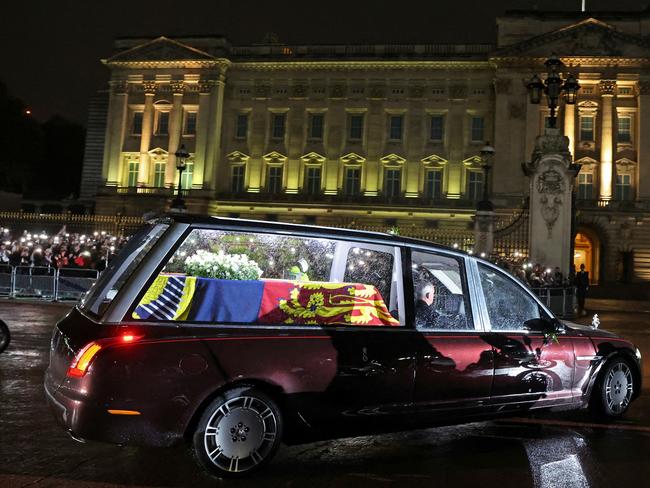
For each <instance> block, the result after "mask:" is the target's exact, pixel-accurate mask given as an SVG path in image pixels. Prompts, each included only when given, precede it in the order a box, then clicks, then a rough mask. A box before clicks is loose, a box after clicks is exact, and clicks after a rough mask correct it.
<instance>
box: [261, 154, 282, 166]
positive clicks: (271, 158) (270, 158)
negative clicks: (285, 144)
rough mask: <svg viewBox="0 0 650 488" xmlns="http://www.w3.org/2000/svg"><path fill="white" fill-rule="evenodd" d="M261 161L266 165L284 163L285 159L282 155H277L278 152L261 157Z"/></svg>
mask: <svg viewBox="0 0 650 488" xmlns="http://www.w3.org/2000/svg"><path fill="white" fill-rule="evenodd" d="M262 159H264V161H266V162H267V163H271V164H272V163H284V162H285V161H286V160H287V157H286V156H285V155H284V154H281V153H279V152H278V151H271V152H270V153H268V154H265V155H264V156H262Z"/></svg>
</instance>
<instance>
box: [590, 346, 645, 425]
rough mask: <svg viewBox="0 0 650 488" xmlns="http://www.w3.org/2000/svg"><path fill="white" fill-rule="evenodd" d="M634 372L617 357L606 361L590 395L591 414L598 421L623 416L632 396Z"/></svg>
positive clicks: (625, 362)
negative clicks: (598, 419)
mask: <svg viewBox="0 0 650 488" xmlns="http://www.w3.org/2000/svg"><path fill="white" fill-rule="evenodd" d="M634 388H635V380H634V372H633V371H632V367H631V366H630V364H629V363H628V362H627V361H625V360H624V359H622V358H620V357H618V358H613V359H610V360H609V361H607V363H606V364H605V366H604V367H603V371H602V372H601V373H600V375H599V376H598V380H597V381H596V384H595V385H594V390H593V392H592V393H591V400H590V405H589V407H590V410H591V413H592V414H593V415H594V416H595V417H597V418H600V419H616V418H620V417H622V416H623V414H624V413H625V412H626V411H627V409H628V407H629V406H630V402H631V401H632V396H633V395H634Z"/></svg>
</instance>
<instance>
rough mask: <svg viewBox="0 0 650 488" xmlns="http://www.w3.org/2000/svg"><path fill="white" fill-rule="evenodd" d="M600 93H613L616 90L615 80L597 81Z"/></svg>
mask: <svg viewBox="0 0 650 488" xmlns="http://www.w3.org/2000/svg"><path fill="white" fill-rule="evenodd" d="M598 89H599V90H600V94H601V95H614V92H615V91H616V80H602V81H601V82H600V83H598Z"/></svg>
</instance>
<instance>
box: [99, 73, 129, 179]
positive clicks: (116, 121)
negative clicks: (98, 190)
mask: <svg viewBox="0 0 650 488" xmlns="http://www.w3.org/2000/svg"><path fill="white" fill-rule="evenodd" d="M110 87H111V94H110V99H109V102H108V121H107V125H106V144H105V146H104V164H103V168H102V177H103V178H104V179H105V180H106V184H107V185H111V186H113V185H114V186H120V184H121V183H122V181H121V178H122V157H121V155H122V147H123V145H124V134H125V131H126V113H127V110H126V107H127V98H128V83H127V82H126V81H120V80H118V81H111V82H110Z"/></svg>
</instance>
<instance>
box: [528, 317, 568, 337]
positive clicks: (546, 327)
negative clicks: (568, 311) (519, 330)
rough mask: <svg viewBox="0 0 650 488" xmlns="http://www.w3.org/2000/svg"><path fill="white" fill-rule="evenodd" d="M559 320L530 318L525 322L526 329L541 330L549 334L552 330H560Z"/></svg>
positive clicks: (540, 331) (531, 330)
mask: <svg viewBox="0 0 650 488" xmlns="http://www.w3.org/2000/svg"><path fill="white" fill-rule="evenodd" d="M558 325H560V324H559V321H557V320H555V319H543V318H539V319H530V320H526V322H524V329H526V330H529V331H530V332H539V333H542V334H549V333H552V332H558V331H559V327H558Z"/></svg>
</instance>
